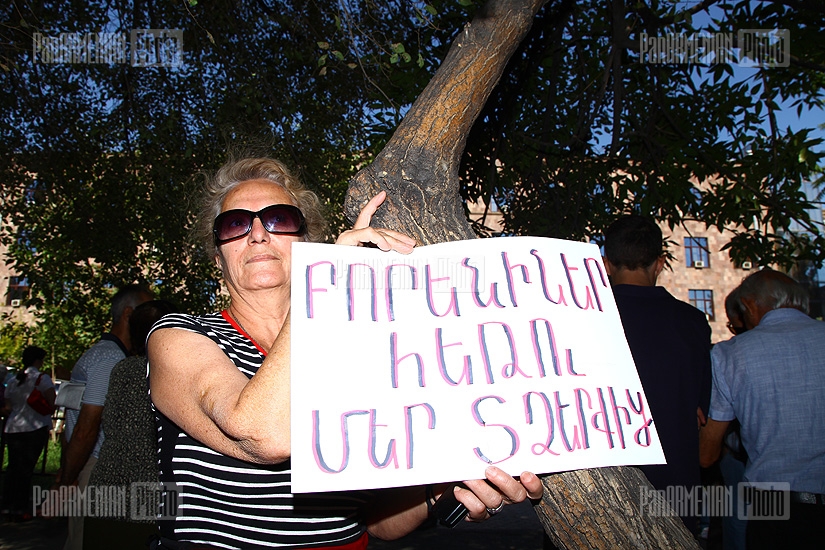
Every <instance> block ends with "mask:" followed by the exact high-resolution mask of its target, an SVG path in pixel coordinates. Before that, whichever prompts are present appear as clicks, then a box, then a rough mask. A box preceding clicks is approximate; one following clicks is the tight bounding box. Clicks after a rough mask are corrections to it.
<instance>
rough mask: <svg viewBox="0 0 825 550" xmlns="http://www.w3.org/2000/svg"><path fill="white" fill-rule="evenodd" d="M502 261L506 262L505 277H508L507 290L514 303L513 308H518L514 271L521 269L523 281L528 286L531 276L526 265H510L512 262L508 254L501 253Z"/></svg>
mask: <svg viewBox="0 0 825 550" xmlns="http://www.w3.org/2000/svg"><path fill="white" fill-rule="evenodd" d="M501 261H502V262H504V275H505V276H506V277H507V290H508V291H509V292H510V301H511V302H512V303H513V307H518V303H517V302H516V289H515V287H514V286H513V270H514V269H516V268H518V269H520V270H521V279H522V281H524V282H525V283H528V284H529V283H530V274H529V273H527V266H525V265H524V264H514V265H510V260H509V258H508V257H507V253H506V252H502V253H501Z"/></svg>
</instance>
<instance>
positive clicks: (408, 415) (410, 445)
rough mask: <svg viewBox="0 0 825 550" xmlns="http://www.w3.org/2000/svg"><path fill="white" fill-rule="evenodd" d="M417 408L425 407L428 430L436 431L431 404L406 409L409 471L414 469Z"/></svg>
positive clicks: (420, 404)
mask: <svg viewBox="0 0 825 550" xmlns="http://www.w3.org/2000/svg"><path fill="white" fill-rule="evenodd" d="M416 407H423V408H424V410H425V411H427V429H430V430H434V429H435V410H433V408H432V406H431V405H430V404H429V403H419V404H417V405H410V406H409V407H404V418H405V420H406V422H405V424H404V427H405V429H406V434H407V469H408V470H410V469H412V467H413V427H412V410H413V409H414V408H416Z"/></svg>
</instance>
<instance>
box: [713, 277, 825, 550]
mask: <svg viewBox="0 0 825 550" xmlns="http://www.w3.org/2000/svg"><path fill="white" fill-rule="evenodd" d="M739 289H740V297H741V302H742V305H743V307H744V309H745V326H746V327H747V328H748V329H749V330H748V331H747V332H745V333H744V334H740V335H738V336H736V337H735V338H733V339H732V340H731V341H730V342H729V343H728V344H727V345H725V346H717V347H716V348H714V350H713V353H712V360H713V393H712V396H711V406H710V412H709V420H708V423H707V424H706V425H705V426H704V427H703V428H702V430H701V432H700V456H701V460H702V464H703V465H705V466H709V465H711V464H713V463H714V462H715V461H716V460H717V459H718V458H719V454H720V451H721V448H722V440H723V438H724V434H725V430H726V429H727V427H728V424H729V423H730V421H732V420H733V419H734V418H736V419H738V420H739V422H740V424H741V433H740V435H741V440H742V444H743V446H744V448H745V449H746V450H747V452H748V462H747V465H746V467H745V475H744V479H745V481H747V482H750V483H752V484H755V485H756V486H759V485H760V484H762V487H768V486H771V484H774V485H773V486H774V487H776V485H775V484H777V483H780V484H787V485H785V487H788V488H789V489H790V496H789V504H790V517H789V518H784V519H776V520H765V519H760V520H759V521H749V522H748V532H747V539H748V548H749V549H753V548H819V547H821V545H822V525H823V524H825V323H822V322H821V321H815V320H813V319H811V318H810V317H808V316H807V315H806V314H805V313H804V311H807V308H808V297H807V293H806V291H805V289H804V288H802V287H801V286H800V285H798V284H797V283H796V282H795V281H794V280H793V279H791V278H790V277H788V276H787V275H784V274H782V273H779V272H777V271H773V270H771V269H764V270H762V271H759V272H757V273H754V274H753V275H750V276H749V277H748V278H747V279H745V280H744V281H743V282H742V285H741V286H740V287H739ZM779 487H782V486H779ZM753 494H754V495H755V497H756V499H757V500H759V501H763V502H768V501H771V502H776V497H777V496H779V498H785V494H783V493H770V494H767V495H766V494H761V493H759V492H756V493H753ZM774 511H775V512H777V514H776V515H779V513H781V512H783V509H782V506H778V507H777V508H776V509H775V510H774ZM785 515H787V514H785Z"/></svg>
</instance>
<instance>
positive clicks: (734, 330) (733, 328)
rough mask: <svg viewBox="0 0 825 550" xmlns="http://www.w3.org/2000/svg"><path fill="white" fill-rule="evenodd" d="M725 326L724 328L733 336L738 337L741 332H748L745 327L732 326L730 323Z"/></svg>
mask: <svg viewBox="0 0 825 550" xmlns="http://www.w3.org/2000/svg"><path fill="white" fill-rule="evenodd" d="M725 326H726V327H728V330H729V331H731V333H732V334H733V335H734V336H738V335H740V334H742V333H743V332H747V331H748V329H747V328H746V327H743V326H741V325H734V324H733V323H731V322H728V324H727V325H725Z"/></svg>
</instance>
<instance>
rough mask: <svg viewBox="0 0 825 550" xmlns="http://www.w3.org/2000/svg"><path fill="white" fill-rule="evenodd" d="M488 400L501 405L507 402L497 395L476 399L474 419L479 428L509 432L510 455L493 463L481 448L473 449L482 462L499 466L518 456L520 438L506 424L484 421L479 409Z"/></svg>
mask: <svg viewBox="0 0 825 550" xmlns="http://www.w3.org/2000/svg"><path fill="white" fill-rule="evenodd" d="M487 399H495V400H496V401H498V402H499V403H505V400H504V399H503V398H501V397H498V396H496V395H487V396H485V397H479V398H478V399H476V400H475V401H474V402H473V419H474V420H475V421H476V422H477V423H478V425H479V426H484V427H485V428H489V427H496V428H502V429H503V430H504V431H505V432H507V435H509V436H510V442H511V445H510V454H509V455H508V456H506V457H504V458H502V459H501V460H496V461H493V460H490V459H489V458H487V457H486V456H485V455H484V453H482V452H481V448H480V447H476V448H475V449H473V452H475V454H476V456H477V457H478V458H480V459H481V460H483V461H484V462H486V463H488V464H499V463H500V462H504V461H505V460H507V459H508V458H510V457H512V456H513V455H515V454H516V452H517V451H518V448H519V438H518V434H517V433H516V431H515V430H514V429H513V428H511V427H510V426H507V425H505V424H492V423H488V422H485V421H484V419H483V418H482V417H481V412H480V411H479V410H478V409H479V406H480V405H481V403H482V402H483V401H486V400H487Z"/></svg>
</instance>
